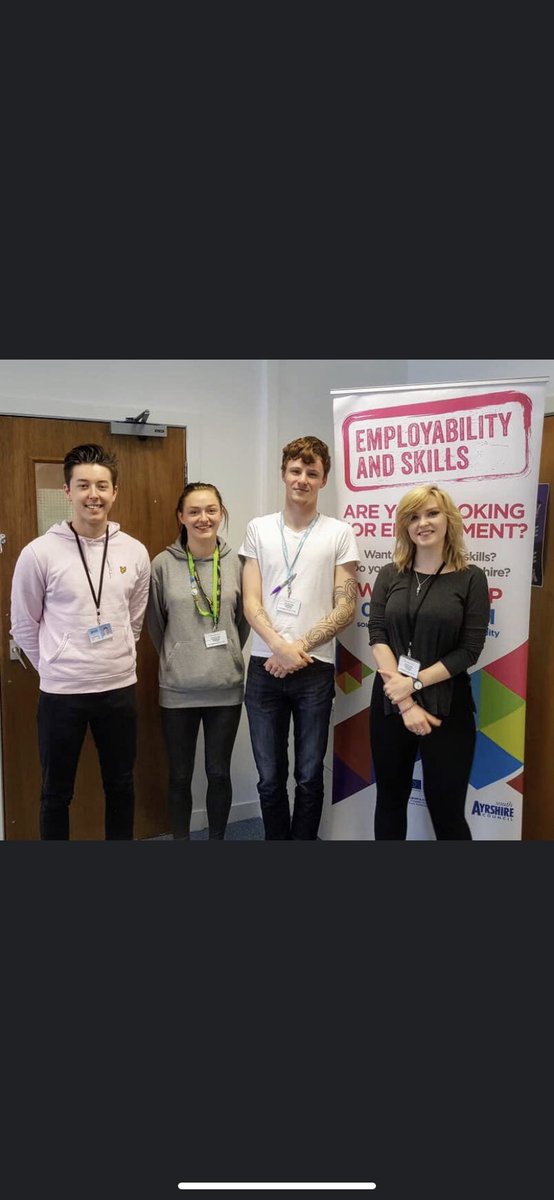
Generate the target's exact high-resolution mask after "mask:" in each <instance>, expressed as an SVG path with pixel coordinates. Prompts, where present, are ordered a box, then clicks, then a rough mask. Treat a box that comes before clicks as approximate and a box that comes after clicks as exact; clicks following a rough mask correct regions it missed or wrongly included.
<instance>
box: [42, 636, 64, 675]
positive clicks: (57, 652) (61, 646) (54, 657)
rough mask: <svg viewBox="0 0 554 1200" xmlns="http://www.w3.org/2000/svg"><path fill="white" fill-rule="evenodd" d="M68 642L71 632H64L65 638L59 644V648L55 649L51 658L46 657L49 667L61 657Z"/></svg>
mask: <svg viewBox="0 0 554 1200" xmlns="http://www.w3.org/2000/svg"><path fill="white" fill-rule="evenodd" d="M68 642H69V634H68V633H64V635H63V638H62V640H61V642H60V644H59V646H58V649H57V650H55V651H54V653H53V654H52V655H51V657H50V658H46V659H45V662H46V663H47V665H48V666H49V667H50V666H52V663H55V662H57V661H58V659H59V658H61V656H62V654H63V652H64V650H65V648H66V646H67V644H68Z"/></svg>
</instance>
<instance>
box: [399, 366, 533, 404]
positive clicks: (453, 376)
mask: <svg viewBox="0 0 554 1200" xmlns="http://www.w3.org/2000/svg"><path fill="white" fill-rule="evenodd" d="M529 376H533V377H535V378H536V377H546V378H548V379H550V384H549V385H548V387H547V389H546V412H548V413H551V412H554V359H553V358H472V359H470V358H465V359H453V358H435V359H423V358H422V359H411V360H410V362H409V363H408V379H407V382H408V383H450V382H451V383H458V382H460V383H461V382H464V381H467V382H471V381H472V380H474V381H476V382H478V381H479V380H481V379H528V378H529Z"/></svg>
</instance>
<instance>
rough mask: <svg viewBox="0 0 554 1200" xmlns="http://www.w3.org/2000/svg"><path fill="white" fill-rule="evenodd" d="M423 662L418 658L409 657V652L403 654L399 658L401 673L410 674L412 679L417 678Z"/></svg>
mask: <svg viewBox="0 0 554 1200" xmlns="http://www.w3.org/2000/svg"><path fill="white" fill-rule="evenodd" d="M420 666H421V663H420V662H418V661H417V658H408V655H407V654H401V655H400V658H399V659H398V670H399V672H400V674H401V675H409V676H410V678H411V679H417V677H418V675H419V668H420Z"/></svg>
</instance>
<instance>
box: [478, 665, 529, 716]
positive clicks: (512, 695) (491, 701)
mask: <svg viewBox="0 0 554 1200" xmlns="http://www.w3.org/2000/svg"><path fill="white" fill-rule="evenodd" d="M524 707H525V701H524V700H522V699H521V696H518V695H517V694H516V692H512V691H511V690H510V688H507V687H506V686H505V684H503V683H499V681H498V680H497V679H493V677H492V675H489V674H487V672H486V671H483V672H482V675H481V688H480V696H479V728H480V729H485V728H486V727H487V726H488V725H491V724H492V723H493V721H500V720H501V718H502V717H507V716H508V715H509V714H510V713H512V712H517V710H518V709H519V708H524Z"/></svg>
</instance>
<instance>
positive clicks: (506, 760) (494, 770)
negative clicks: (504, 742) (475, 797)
mask: <svg viewBox="0 0 554 1200" xmlns="http://www.w3.org/2000/svg"><path fill="white" fill-rule="evenodd" d="M521 766H522V762H521V760H520V759H517V758H514V757H513V755H511V754H507V753H506V751H505V750H503V749H502V747H501V746H499V745H497V744H496V742H492V741H491V739H490V738H488V737H487V736H486V734H484V733H482V732H481V731H478V732H477V738H476V741H475V754H474V756H473V766H472V768H471V778H470V783H471V786H472V787H474V788H476V789H477V790H479V789H480V788H484V787H488V786H489V784H490V783H496V781H497V780H498V779H505V778H506V776H507V775H513V774H514V771H517V770H518V768H520V767H521Z"/></svg>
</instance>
